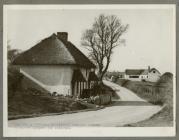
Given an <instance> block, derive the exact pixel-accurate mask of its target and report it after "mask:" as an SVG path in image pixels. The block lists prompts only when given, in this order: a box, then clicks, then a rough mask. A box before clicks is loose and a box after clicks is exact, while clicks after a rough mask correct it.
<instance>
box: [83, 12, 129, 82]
mask: <svg viewBox="0 0 179 140" xmlns="http://www.w3.org/2000/svg"><path fill="white" fill-rule="evenodd" d="M127 29H128V24H127V25H122V24H121V21H120V20H119V19H118V18H117V16H115V15H111V16H105V15H103V14H101V15H99V17H98V18H96V19H95V22H94V24H93V26H92V28H91V29H87V30H86V31H85V32H84V33H83V36H82V45H83V46H86V48H87V49H88V50H89V56H90V58H91V59H92V60H93V61H94V62H95V63H96V65H97V67H98V76H99V79H100V80H101V81H102V78H103V76H104V74H105V73H106V71H107V70H108V67H109V64H110V61H111V55H112V53H113V49H114V48H115V47H117V46H119V45H120V44H121V43H122V42H124V39H123V40H122V39H121V38H120V37H121V36H122V34H123V33H124V32H126V31H127Z"/></svg>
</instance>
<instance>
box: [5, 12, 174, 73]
mask: <svg viewBox="0 0 179 140" xmlns="http://www.w3.org/2000/svg"><path fill="white" fill-rule="evenodd" d="M100 14H105V15H112V14H113V15H116V16H117V17H118V18H119V19H121V21H122V23H123V24H129V29H128V31H127V32H126V33H125V34H124V35H123V36H121V38H123V39H125V40H126V44H125V45H121V46H119V47H117V48H116V49H115V50H114V53H113V56H112V61H111V64H110V67H109V70H115V71H123V70H125V69H127V68H134V69H138V68H139V69H140V68H147V66H151V67H155V68H157V69H158V70H159V71H160V72H161V73H163V72H166V71H169V72H173V56H174V55H175V54H174V51H173V45H174V44H173V38H174V33H173V30H172V29H173V12H172V9H144V8H143V9H113V10H111V9H110V10H109V9H107V10H94V9H93V10H77V9H75V10H8V11H7V38H8V40H10V45H11V48H16V49H21V50H27V49H29V48H31V47H32V46H33V45H35V44H36V43H37V42H39V41H40V40H41V39H43V38H45V37H48V36H50V35H51V34H52V33H56V32H61V31H64V32H68V34H69V40H70V41H71V42H72V43H73V44H75V45H76V46H77V47H78V48H79V49H81V51H82V52H84V53H85V54H86V55H87V54H88V52H87V50H86V49H84V47H83V46H81V45H80V41H81V36H82V33H83V32H84V31H85V30H86V29H88V28H90V27H91V25H92V23H93V22H94V19H95V17H97V16H99V15H100Z"/></svg>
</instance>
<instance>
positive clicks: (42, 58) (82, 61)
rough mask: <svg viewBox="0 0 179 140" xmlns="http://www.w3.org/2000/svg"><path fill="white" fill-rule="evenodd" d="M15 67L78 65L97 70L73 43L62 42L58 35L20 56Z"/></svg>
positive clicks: (14, 62) (15, 62) (15, 61)
mask: <svg viewBox="0 0 179 140" xmlns="http://www.w3.org/2000/svg"><path fill="white" fill-rule="evenodd" d="M13 64H15V65H59V64H62V65H77V66H81V67H88V68H95V65H94V64H93V63H92V62H91V61H90V60H89V59H88V58H87V57H86V56H85V55H84V54H83V53H82V52H81V51H80V50H79V49H77V48H76V47H75V46H74V45H73V44H72V43H71V42H69V41H67V40H66V41H65V40H61V39H59V38H58V37H57V35H56V34H53V35H51V36H50V37H48V38H46V39H44V40H42V41H41V42H40V43H38V44H36V45H35V46H34V47H32V48H30V49H29V50H27V51H25V52H23V53H22V54H20V55H19V56H18V57H17V58H16V59H15V60H14V61H13Z"/></svg>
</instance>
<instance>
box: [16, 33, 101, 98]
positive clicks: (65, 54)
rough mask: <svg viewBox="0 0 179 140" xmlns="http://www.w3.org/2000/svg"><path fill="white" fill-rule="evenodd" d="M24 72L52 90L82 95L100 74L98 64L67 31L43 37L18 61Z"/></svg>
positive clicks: (34, 80)
mask: <svg viewBox="0 0 179 140" xmlns="http://www.w3.org/2000/svg"><path fill="white" fill-rule="evenodd" d="M13 64H14V65H18V66H19V67H20V72H21V73H22V74H23V75H24V76H25V77H26V78H28V79H30V80H31V81H33V82H35V83H36V84H38V85H40V86H41V87H42V88H44V89H46V90H47V91H49V92H50V93H54V92H56V93H57V94H63V95H73V96H79V95H80V94H81V93H82V91H83V89H88V88H91V84H92V83H93V82H94V81H97V80H98V78H97V76H96V74H95V72H94V70H95V65H94V64H93V63H92V62H91V61H90V60H89V59H88V58H87V57H86V56H85V55H84V54H83V53H82V52H81V51H80V50H79V49H77V48H76V47H75V45H73V44H72V43H71V42H70V41H68V33H67V32H58V33H57V34H53V35H51V36H50V37H48V38H45V39H43V40H42V41H41V42H40V43H38V44H36V45H35V46H34V47H32V48H30V49H29V50H27V51H25V52H23V53H21V54H20V55H19V56H18V57H17V58H16V59H15V60H14V61H13Z"/></svg>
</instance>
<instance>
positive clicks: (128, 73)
mask: <svg viewBox="0 0 179 140" xmlns="http://www.w3.org/2000/svg"><path fill="white" fill-rule="evenodd" d="M160 76H161V74H160V72H159V71H158V70H157V69H156V68H152V69H150V67H148V69H126V70H125V75H124V79H128V80H132V81H142V80H144V81H150V82H157V80H159V79H160Z"/></svg>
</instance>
